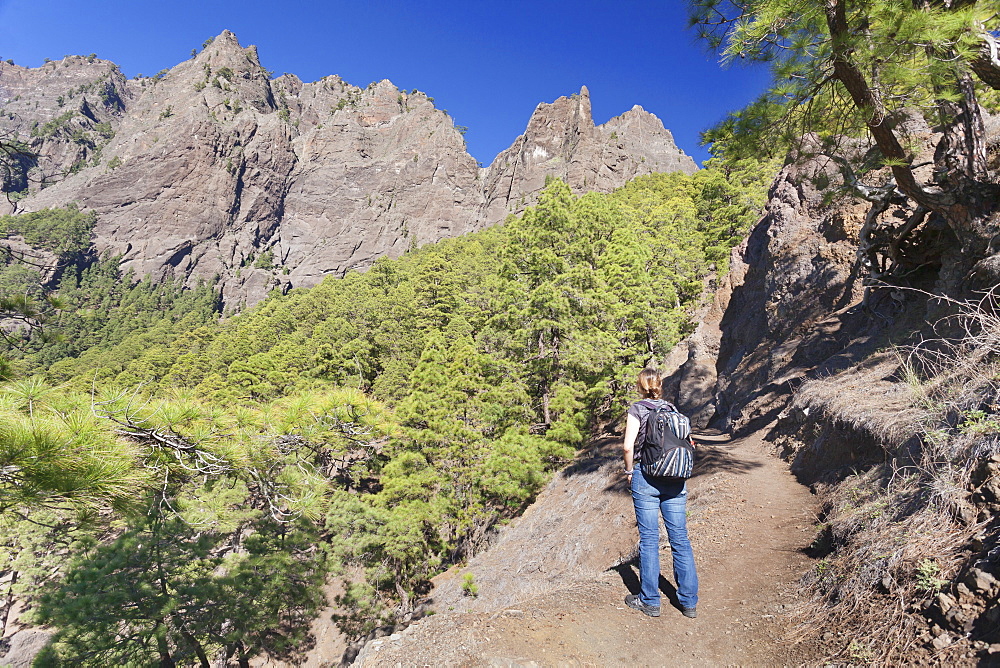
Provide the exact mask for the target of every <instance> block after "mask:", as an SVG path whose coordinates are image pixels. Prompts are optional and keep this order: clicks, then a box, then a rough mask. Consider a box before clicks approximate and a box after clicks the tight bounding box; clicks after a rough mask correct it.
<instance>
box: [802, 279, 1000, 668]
mask: <svg viewBox="0 0 1000 668" xmlns="http://www.w3.org/2000/svg"><path fill="white" fill-rule="evenodd" d="M943 301H945V302H947V304H948V305H950V306H951V307H953V308H954V315H951V316H949V317H947V318H946V319H944V320H942V321H941V322H939V323H938V327H937V331H948V332H949V333H950V335H948V336H944V335H942V336H939V337H936V338H928V339H926V340H924V341H922V342H921V343H920V344H918V345H913V346H910V347H907V348H899V349H894V350H890V351H887V352H883V353H879V354H878V355H876V356H873V357H872V358H870V359H869V360H868V361H867V362H866V363H865V364H863V365H859V366H858V367H856V368H854V369H851V370H849V371H846V372H843V373H841V374H838V375H836V376H832V377H829V378H824V379H819V380H813V381H810V382H808V383H805V384H804V385H803V386H802V387H801V388H800V390H799V392H798V393H797V394H796V397H795V399H794V405H795V406H796V407H797V408H799V409H800V410H802V411H803V412H805V413H806V414H807V415H809V417H810V419H824V420H830V421H833V422H835V423H837V424H839V425H841V426H844V427H846V428H847V431H848V433H850V432H855V433H858V434H863V435H866V436H869V437H873V438H875V439H876V440H877V441H878V442H879V443H880V444H881V445H882V447H883V448H884V450H885V461H884V463H882V464H879V465H877V466H873V467H871V468H869V469H868V470H866V471H864V472H860V473H857V474H855V475H852V476H850V477H848V478H847V479H845V480H843V481H841V482H840V483H838V484H836V485H834V486H831V487H830V488H828V489H827V490H826V499H825V522H826V523H825V525H824V526H823V527H822V531H821V534H820V537H819V538H818V539H817V544H816V545H815V546H814V547H816V549H817V551H818V552H821V553H825V554H826V556H825V557H824V558H822V559H821V560H820V561H819V562H818V563H817V565H816V567H815V568H814V570H813V571H812V572H811V573H810V574H809V575H808V576H807V577H806V578H805V582H804V584H805V585H806V587H807V588H808V589H809V590H810V591H811V592H812V595H813V596H812V600H811V602H810V603H809V604H808V605H807V606H806V608H805V609H804V610H803V611H802V615H801V624H800V625H799V627H798V629H797V632H796V633H797V637H798V638H802V637H806V636H815V635H819V634H822V635H823V637H824V638H825V639H826V640H827V641H828V642H829V645H828V646H829V647H831V656H830V658H831V659H835V660H838V661H849V662H852V663H864V664H871V665H886V666H888V665H899V664H900V663H904V662H906V661H907V660H911V659H912V654H911V652H912V651H914V650H915V649H918V648H922V646H920V645H919V644H918V636H919V635H920V633H921V631H922V630H923V629H924V628H926V621H925V619H924V618H923V617H922V616H921V615H920V614H919V613H920V611H921V610H923V609H925V608H926V607H927V605H928V603H929V602H930V600H931V599H933V598H934V597H936V595H937V593H938V591H939V590H942V589H944V590H947V589H948V588H949V586H950V585H951V582H950V581H951V580H952V579H954V578H955V577H956V576H958V575H959V574H960V573H961V572H962V570H963V569H964V568H965V567H966V565H967V564H966V561H967V558H968V553H967V552H963V549H964V548H966V546H967V545H968V543H969V540H970V539H971V538H972V536H973V535H975V534H976V533H977V532H979V531H980V530H981V529H982V525H981V524H978V523H977V522H975V521H974V519H973V517H974V516H975V513H974V512H973V511H972V507H971V505H970V502H969V499H970V492H971V490H972V487H973V485H972V484H971V482H970V478H971V476H972V473H973V470H974V469H975V467H976V466H977V464H978V462H979V461H981V460H983V459H985V458H988V457H990V456H991V455H992V454H994V453H995V452H996V451H997V450H998V449H1000V446H998V441H1000V439H998V438H997V433H998V432H1000V415H998V412H1000V407H998V403H1000V396H998V389H1000V383H998V380H997V379H998V378H1000V362H998V359H1000V317H998V316H997V315H996V313H997V308H996V306H997V303H996V299H995V295H994V294H992V293H991V294H988V295H986V296H985V297H984V298H983V299H982V300H980V301H979V302H975V303H964V302H957V301H955V300H951V299H944V300H943ZM830 634H832V635H830Z"/></svg>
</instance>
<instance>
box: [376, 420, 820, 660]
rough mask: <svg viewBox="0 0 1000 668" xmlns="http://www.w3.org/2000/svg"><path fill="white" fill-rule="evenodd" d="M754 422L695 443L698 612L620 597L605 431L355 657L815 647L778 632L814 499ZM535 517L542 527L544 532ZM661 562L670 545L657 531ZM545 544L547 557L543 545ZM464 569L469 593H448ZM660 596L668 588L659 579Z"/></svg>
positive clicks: (630, 587) (793, 589)
mask: <svg viewBox="0 0 1000 668" xmlns="http://www.w3.org/2000/svg"><path fill="white" fill-rule="evenodd" d="M762 433H763V432H758V433H756V434H753V435H751V436H748V437H746V438H743V439H740V440H737V441H733V442H730V443H725V442H716V443H704V444H703V445H702V446H701V458H700V463H699V467H698V471H697V472H696V476H695V477H694V478H693V479H692V480H691V482H690V483H689V489H690V503H689V506H688V508H689V517H690V520H689V530H690V534H691V539H692V542H693V543H694V549H695V558H696V561H697V564H698V569H699V576H700V579H701V592H700V596H701V601H700V603H699V605H698V613H699V616H698V618H697V619H694V620H691V619H687V618H685V617H682V616H681V614H680V612H679V611H678V610H677V609H675V608H673V607H671V606H669V605H666V600H665V605H664V607H663V612H662V616H661V617H659V618H658V619H652V618H648V617H646V616H644V615H642V614H640V613H638V612H636V611H634V610H632V609H630V608H627V607H626V606H625V605H624V603H623V598H624V596H625V595H626V594H627V593H629V592H630V591H631V592H635V591H638V566H637V562H636V560H635V558H634V552H635V542H636V539H637V536H636V531H635V526H634V515H633V514H632V509H631V499H630V497H629V496H628V493H627V490H626V489H625V487H624V485H623V483H622V481H621V476H620V474H619V471H620V469H621V465H620V459H619V455H618V443H619V440H618V439H617V438H611V437H609V438H607V439H604V440H603V441H601V442H599V443H598V444H597V446H595V448H594V449H593V450H592V451H591V452H590V453H589V454H588V456H587V457H586V458H585V459H583V460H581V461H580V462H579V463H578V464H577V465H575V466H574V467H571V468H570V469H569V470H568V471H566V472H564V473H563V474H561V475H560V476H559V477H557V478H556V479H555V480H554V481H553V482H552V483H551V484H550V485H549V486H548V487H547V488H546V490H545V491H544V492H543V493H542V494H541V495H540V497H539V499H538V501H537V502H536V503H535V504H534V506H533V507H532V508H531V509H530V510H529V512H528V513H526V514H525V515H524V516H523V517H522V518H521V519H520V520H519V521H518V522H517V523H516V524H514V525H512V526H511V527H509V528H507V529H506V530H505V531H504V532H503V534H502V535H501V537H500V538H499V539H498V541H497V542H496V544H495V545H494V546H493V547H492V548H491V549H489V550H487V551H485V552H484V553H482V554H480V555H479V556H477V557H476V558H474V559H472V560H471V561H470V563H469V565H468V566H467V567H466V568H464V569H455V570H452V571H449V572H448V573H446V574H444V575H442V576H441V577H440V578H438V582H437V583H436V587H435V590H434V591H433V592H432V597H433V608H434V610H435V613H436V614H434V615H432V616H430V617H426V618H424V619H423V620H421V621H420V622H417V623H415V624H413V625H411V626H410V627H409V628H407V629H406V630H405V631H403V632H401V633H398V634H394V635H392V636H390V637H386V638H380V639H378V640H375V641H372V642H370V643H368V645H367V646H366V647H365V649H364V650H363V651H362V653H361V654H360V655H359V657H358V665H363V666H397V665H398V666H424V665H428V666H439V665H467V666H515V665H560V666H584V665H600V666H605V665H671V666H678V665H733V664H741V665H781V664H800V663H803V662H808V661H809V660H810V659H813V658H815V657H816V654H815V653H814V648H811V647H808V646H803V645H794V644H791V643H789V642H787V641H784V640H783V638H784V637H785V636H786V635H787V634H788V633H789V632H790V631H793V629H792V628H791V626H792V624H793V621H792V617H791V615H790V612H791V610H792V608H793V607H794V605H795V604H796V602H797V600H798V599H797V595H798V594H797V585H796V583H797V581H798V579H799V577H800V576H801V574H802V573H803V572H805V571H806V570H807V569H808V568H809V567H810V565H811V562H810V559H809V558H808V557H807V556H806V555H805V552H804V550H805V549H806V547H807V546H808V545H809V543H810V542H811V540H812V538H813V536H814V531H813V524H814V522H815V515H814V511H815V505H814V500H813V498H812V496H811V495H810V493H809V491H808V490H807V489H806V488H804V487H803V486H801V485H800V484H798V483H797V482H796V481H795V479H794V478H793V477H792V476H791V475H790V474H789V473H788V470H787V465H785V464H784V463H783V462H782V461H780V460H779V459H777V458H775V457H774V456H773V455H772V454H771V453H770V451H769V449H768V446H767V444H766V443H764V442H763V441H762V439H761V434H762ZM545 527H548V528H549V531H548V533H547V535H543V534H544V529H545ZM661 549H662V550H663V553H662V560H663V563H662V568H663V572H664V573H666V574H669V573H670V556H669V554H670V550H669V547H668V546H667V545H666V542H665V537H664V539H663V541H661ZM544 554H548V555H549V558H545V557H544V556H543V555H544ZM467 572H471V573H473V576H474V580H475V582H476V583H477V585H478V586H479V592H480V593H479V596H478V597H476V598H471V597H469V596H464V595H462V592H461V582H462V580H463V577H464V574H465V573H467ZM661 588H662V589H663V590H664V592H665V593H666V594H667V595H668V596H669V595H672V593H673V588H672V586H671V585H670V584H668V583H667V582H666V581H663V580H661Z"/></svg>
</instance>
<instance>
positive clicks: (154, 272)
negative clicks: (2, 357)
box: [0, 31, 696, 305]
mask: <svg viewBox="0 0 1000 668" xmlns="http://www.w3.org/2000/svg"><path fill="white" fill-rule="evenodd" d="M0 131H2V132H5V133H6V134H7V135H8V136H10V137H16V138H19V139H21V140H22V141H25V142H26V143H27V144H28V145H29V146H30V147H31V149H32V150H33V151H35V152H37V153H38V155H39V156H44V157H40V158H39V160H38V162H37V164H35V165H25V167H30V168H31V169H30V170H29V171H28V174H29V178H27V179H20V180H17V179H14V180H12V181H11V182H10V183H6V184H5V190H11V191H22V192H23V193H24V197H23V198H22V199H20V200H19V201H18V202H17V203H16V210H18V211H33V210H38V209H41V208H45V207H55V206H63V205H65V204H68V203H70V202H75V203H77V204H78V205H79V206H80V207H81V208H83V209H87V210H93V211H94V212H96V213H97V216H98V223H97V226H96V229H95V240H94V243H95V247H96V250H97V251H98V252H101V253H110V254H113V255H120V256H121V258H122V262H123V266H124V268H128V269H132V270H134V271H135V272H136V274H138V275H145V274H149V275H151V276H153V277H154V278H162V277H165V276H171V275H183V276H185V277H186V278H187V279H188V280H189V281H191V282H194V281H197V280H212V279H217V280H218V281H219V284H220V288H221V290H222V294H223V298H224V299H225V301H226V302H227V303H228V304H230V305H238V304H240V303H244V304H252V303H255V302H256V301H259V300H260V299H263V298H264V297H265V296H266V295H267V294H268V293H269V292H270V291H271V290H274V289H279V290H281V291H283V292H284V291H287V290H288V289H290V288H292V287H300V286H310V285H314V284H316V283H318V282H319V281H320V280H322V279H323V277H325V276H327V275H335V276H342V275H343V274H344V273H346V272H347V271H349V270H351V269H363V268H366V267H368V266H370V265H371V264H372V262H374V261H375V260H376V259H377V258H378V257H381V256H383V255H388V256H390V257H395V256H398V255H400V254H402V253H403V252H404V251H405V250H406V249H407V248H409V247H411V246H412V245H419V244H423V243H427V242H432V241H436V240H438V239H441V238H445V237H450V236H456V235H459V234H463V233H467V232H471V231H475V230H478V229H482V228H483V227H485V226H488V225H490V224H493V223H497V222H499V221H501V220H503V219H504V217H505V216H506V215H508V214H509V213H518V212H520V211H523V210H524V208H525V207H527V206H530V205H531V204H532V203H533V202H534V201H535V198H536V196H537V193H538V191H540V190H541V188H542V187H543V186H544V184H545V180H546V178H548V177H550V176H555V177H560V178H563V179H565V180H566V181H567V182H568V183H569V184H570V185H571V187H572V188H573V189H574V190H575V191H577V192H583V191H587V190H600V191H609V190H612V189H614V188H616V187H620V186H621V185H623V184H624V183H626V182H627V181H628V180H629V179H631V178H634V177H635V176H637V175H640V174H647V173H652V172H661V171H674V170H681V171H685V172H688V173H690V172H693V171H694V170H695V169H696V166H695V164H694V161H693V160H692V159H691V158H690V157H688V156H686V155H685V154H684V153H683V152H682V151H680V150H679V149H678V148H677V147H676V145H675V144H674V142H673V138H672V136H671V135H670V132H669V131H667V130H666V129H664V127H663V124H662V122H661V121H660V120H659V119H657V118H656V117H655V116H653V115H652V114H650V113H648V112H646V111H644V110H642V108H641V107H638V106H636V107H633V108H632V109H631V110H630V111H628V112H626V113H625V114H623V115H621V116H618V117H616V118H613V119H611V120H610V121H608V122H607V123H605V124H603V125H601V126H595V125H594V122H593V118H592V116H591V108H590V98H589V92H588V91H587V89H586V88H583V89H582V90H581V91H580V93H578V94H576V95H573V96H570V97H568V98H567V97H564V98H560V99H558V100H556V101H555V102H554V103H552V104H544V103H543V104H540V105H539V106H538V108H537V109H536V110H535V112H534V113H533V115H532V117H531V120H530V121H529V123H528V127H527V129H526V131H525V133H524V134H523V135H521V136H520V137H518V138H517V140H515V142H514V144H513V145H512V146H511V148H509V149H507V150H506V151H504V152H502V153H501V154H500V155H499V156H497V158H496V160H495V161H494V162H493V164H491V165H490V166H489V167H486V168H482V167H480V166H479V165H478V164H477V162H476V160H475V159H474V158H473V157H472V156H470V155H469V154H468V152H467V151H466V148H465V142H464V139H463V137H462V134H463V131H462V130H461V129H459V128H457V127H456V126H455V125H454V122H453V120H452V119H451V117H449V116H448V115H447V113H446V112H444V111H442V110H440V109H437V108H436V107H435V106H434V104H433V98H429V97H428V96H427V95H426V94H424V93H422V92H419V91H416V90H414V91H405V90H399V89H397V88H396V87H395V86H394V85H393V84H391V83H390V82H389V81H387V80H383V81H380V82H376V83H372V84H370V85H368V86H367V87H366V88H363V89H362V88H358V87H356V86H352V85H350V84H348V83H346V82H344V81H343V80H341V79H340V78H339V77H337V76H328V77H324V78H323V79H320V80H319V81H315V82H311V83H306V82H302V81H300V80H299V79H298V78H297V77H295V76H294V75H289V74H286V75H283V76H280V77H278V78H272V76H271V73H270V72H268V71H267V70H266V69H265V68H264V67H263V66H262V65H261V64H260V60H259V58H258V55H257V51H256V48H255V47H252V46H251V47H247V48H244V47H242V46H240V44H239V42H238V40H237V39H236V37H235V36H234V35H233V34H232V33H230V32H228V31H225V32H223V33H222V34H221V35H219V37H217V38H215V39H214V40H213V41H212V42H211V43H210V44H208V45H206V47H205V48H204V49H203V50H202V51H201V52H200V53H198V54H197V55H196V56H194V57H192V58H191V59H190V60H188V61H185V62H183V63H181V64H179V65H177V66H176V67H174V68H172V69H170V70H169V71H167V70H165V71H163V72H160V73H159V74H157V75H156V76H154V77H137V78H136V79H126V78H125V77H124V76H123V75H122V73H121V72H120V70H119V69H118V68H117V66H116V65H114V64H113V63H110V62H108V61H103V60H100V59H98V58H96V57H94V56H87V57H83V56H67V57H66V58H64V59H63V60H61V61H53V62H48V63H46V64H45V65H43V66H42V67H40V68H35V69H26V68H22V67H19V66H17V65H13V64H10V63H0Z"/></svg>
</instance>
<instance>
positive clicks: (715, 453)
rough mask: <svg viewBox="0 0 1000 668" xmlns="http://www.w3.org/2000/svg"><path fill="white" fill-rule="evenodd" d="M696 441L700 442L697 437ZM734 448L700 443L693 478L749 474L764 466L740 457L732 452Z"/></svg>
mask: <svg viewBox="0 0 1000 668" xmlns="http://www.w3.org/2000/svg"><path fill="white" fill-rule="evenodd" d="M695 440H698V438H697V437H695ZM731 447H733V446H732V445H730V444H727V445H709V444H707V443H700V444H699V445H698V448H697V450H696V451H695V460H694V475H692V476H691V477H692V478H697V477H699V476H703V475H708V474H710V473H717V472H719V471H725V472H727V473H749V472H750V471H753V470H754V469H758V468H760V467H761V466H763V464H762V463H761V462H757V461H748V460H746V459H744V458H742V457H740V456H739V455H737V454H735V453H733V452H730V451H729V449H730V448H731Z"/></svg>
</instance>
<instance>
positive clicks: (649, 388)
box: [635, 367, 663, 399]
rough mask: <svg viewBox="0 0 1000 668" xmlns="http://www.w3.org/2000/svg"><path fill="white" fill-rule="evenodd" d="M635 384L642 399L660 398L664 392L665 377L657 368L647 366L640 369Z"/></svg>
mask: <svg viewBox="0 0 1000 668" xmlns="http://www.w3.org/2000/svg"><path fill="white" fill-rule="evenodd" d="M635 385H636V389H637V390H639V396H640V397H641V398H642V399H659V398H660V395H661V394H662V393H663V379H662V378H661V377H660V372H659V371H657V370H656V369H650V368H649V367H646V368H645V369H643V370H642V371H640V372H639V378H638V380H636V383H635Z"/></svg>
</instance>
